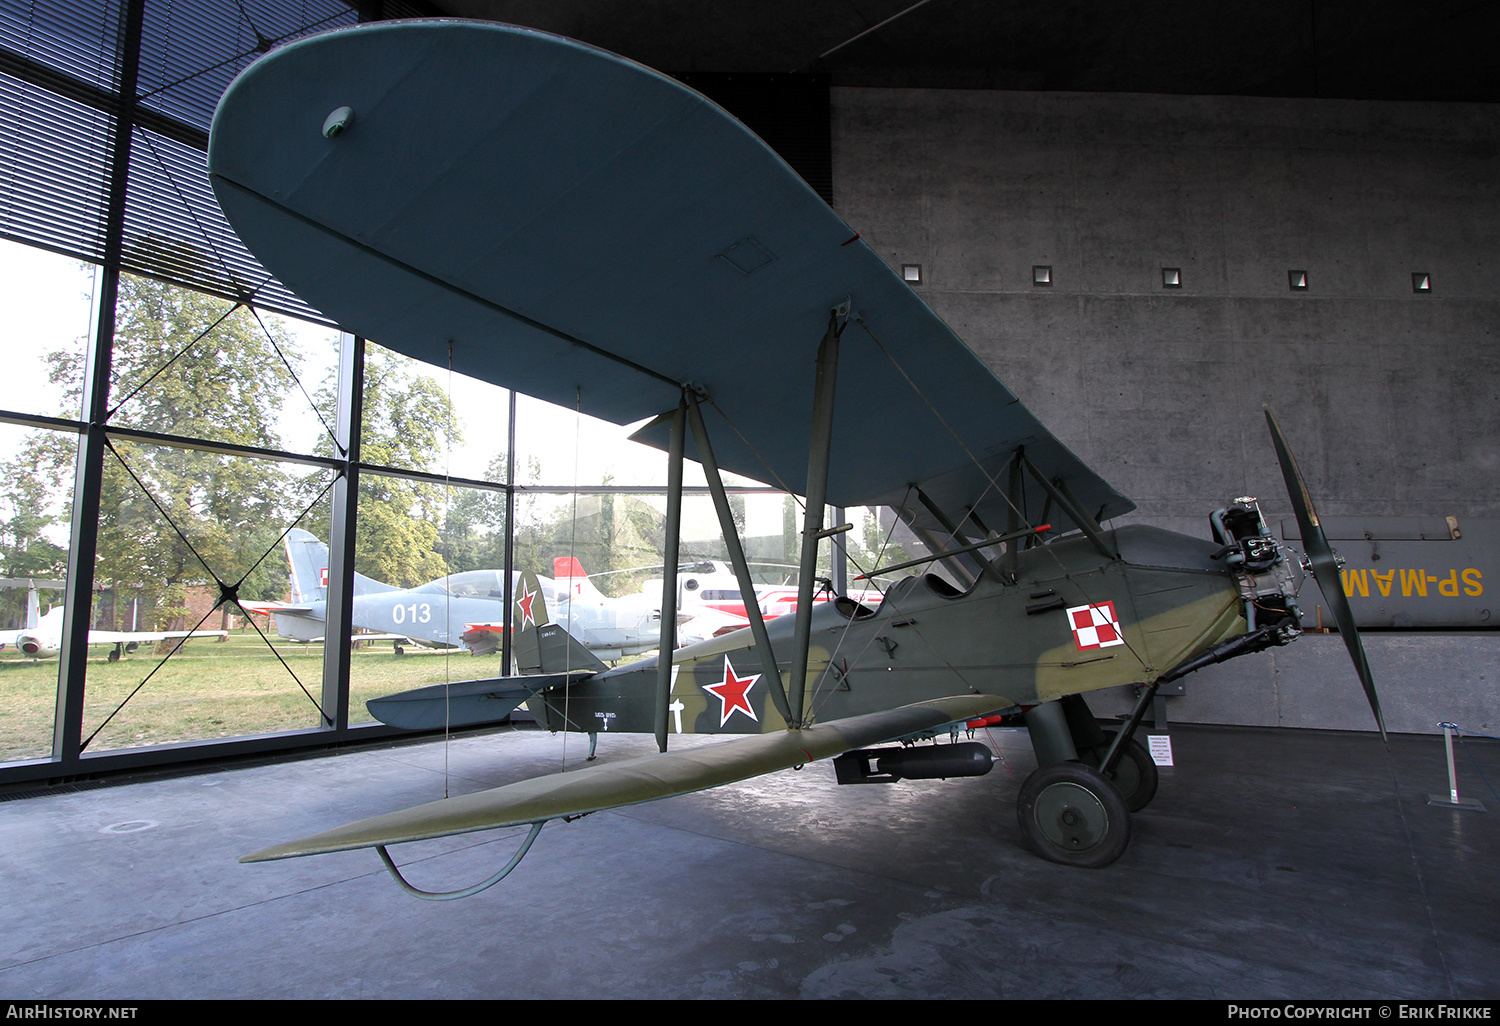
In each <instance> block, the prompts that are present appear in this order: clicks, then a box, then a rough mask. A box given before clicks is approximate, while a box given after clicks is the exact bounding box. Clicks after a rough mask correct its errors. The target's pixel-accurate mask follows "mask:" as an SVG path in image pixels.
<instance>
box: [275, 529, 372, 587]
mask: <svg viewBox="0 0 1500 1026" xmlns="http://www.w3.org/2000/svg"><path fill="white" fill-rule="evenodd" d="M286 558H287V562H289V563H290V564H291V567H292V577H291V581H292V601H293V602H296V603H297V604H299V605H305V604H306V603H309V602H326V601H328V546H327V545H324V544H323V543H322V542H320V541H319V540H318V539H317V537H316V536H315V535H313V534H311V533H309V532H307V531H304V530H302V528H300V527H294V528H292V529H291V530H290V531H288V532H287V533H286ZM396 590H398V589H397V588H396V587H395V586H394V585H391V584H383V583H381V582H380V581H376V580H371V579H370V578H368V577H366V576H364V575H363V574H355V575H354V594H356V595H369V594H373V593H374V592H378V591H396Z"/></svg>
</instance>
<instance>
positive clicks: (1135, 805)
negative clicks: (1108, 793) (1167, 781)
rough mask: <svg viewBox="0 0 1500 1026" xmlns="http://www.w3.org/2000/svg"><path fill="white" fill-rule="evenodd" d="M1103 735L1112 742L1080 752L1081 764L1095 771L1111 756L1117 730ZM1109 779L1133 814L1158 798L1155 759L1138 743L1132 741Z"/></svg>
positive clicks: (1108, 731) (1126, 746)
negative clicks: (1110, 750) (1110, 752)
mask: <svg viewBox="0 0 1500 1026" xmlns="http://www.w3.org/2000/svg"><path fill="white" fill-rule="evenodd" d="M1104 734H1105V736H1106V737H1108V738H1109V740H1108V741H1106V742H1105V743H1104V744H1102V745H1096V746H1095V747H1093V748H1088V749H1085V750H1084V751H1081V752H1079V753H1078V758H1079V761H1081V762H1083V763H1084V764H1085V765H1088V766H1092V767H1093V768H1094V769H1098V768H1099V766H1100V764H1102V763H1103V762H1104V757H1105V756H1106V755H1108V754H1109V746H1110V745H1111V744H1113V743H1114V740H1115V734H1116V731H1113V730H1106V731H1105V732H1104ZM1109 779H1110V780H1111V781H1112V782H1113V783H1114V785H1115V787H1116V788H1117V789H1118V790H1119V792H1120V794H1121V795H1122V796H1124V798H1125V807H1126V808H1128V809H1129V810H1130V811H1131V812H1140V811H1141V810H1142V809H1144V808H1145V807H1146V806H1148V805H1150V804H1151V799H1153V798H1155V797H1156V785H1157V783H1158V782H1159V777H1158V774H1157V772H1156V760H1155V759H1153V758H1151V753H1150V752H1148V751H1146V749H1145V748H1143V747H1142V746H1141V743H1140V742H1139V741H1137V740H1136V739H1135V738H1131V739H1130V741H1129V742H1128V743H1127V744H1126V745H1125V751H1124V752H1123V753H1121V756H1120V763H1119V765H1118V766H1116V767H1115V772H1114V774H1113V775H1112V776H1111V777H1110V778H1109Z"/></svg>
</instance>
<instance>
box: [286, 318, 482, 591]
mask: <svg viewBox="0 0 1500 1026" xmlns="http://www.w3.org/2000/svg"><path fill="white" fill-rule="evenodd" d="M411 363H412V361H410V360H406V359H404V358H402V357H399V356H397V355H396V354H394V353H391V352H389V351H388V350H385V349H382V348H380V347H379V346H375V345H369V346H366V347H365V373H364V397H363V398H364V417H363V421H362V425H361V429H360V460H361V462H363V463H374V464H379V465H383V466H389V467H393V468H398V469H402V470H423V471H427V472H429V473H431V472H440V471H441V470H442V467H443V462H444V461H443V457H444V454H445V453H446V452H447V450H448V447H449V446H450V445H454V446H456V445H459V444H461V442H462V437H463V436H462V434H461V432H460V429H459V426H458V421H457V418H456V417H455V415H454V410H453V403H452V401H451V400H450V399H449V398H448V396H447V394H446V393H445V392H444V390H443V388H442V386H440V385H439V384H438V383H437V382H436V381H435V380H433V379H432V378H431V377H428V376H427V375H424V374H418V373H414V372H413V371H412V370H411V369H410V367H409V365H410V364H411ZM335 390H336V382H335V381H334V380H332V379H331V378H330V380H328V381H326V382H324V384H323V387H322V388H321V389H320V390H319V391H318V394H317V395H316V396H315V397H314V401H315V402H316V403H317V404H318V405H319V406H320V407H331V406H332V405H333V397H334V395H335ZM318 451H319V452H320V453H322V454H323V455H334V451H333V443H332V441H331V440H328V439H325V440H324V441H323V442H321V443H320V445H319V447H318ZM322 487H323V483H322V482H316V483H312V482H310V483H309V484H308V485H307V486H306V487H305V488H304V489H303V490H302V492H301V498H302V501H303V504H304V505H306V503H308V502H310V501H311V500H312V498H313V494H309V492H312V493H314V494H315V493H316V492H317V491H320V490H321V489H322ZM446 505H447V502H446V496H445V495H444V489H443V488H442V487H441V486H439V485H434V484H427V483H425V482H417V481H410V480H407V479H405V478H400V477H393V476H390V475H386V474H377V473H372V472H370V471H365V472H364V473H362V474H361V475H360V488H359V502H358V507H357V510H358V512H357V515H356V517H355V521H354V524H355V527H354V530H355V542H354V544H355V557H354V567H355V569H356V570H358V571H359V572H360V573H362V574H364V575H365V576H367V577H373V578H375V579H376V580H378V581H385V582H386V583H388V584H394V585H397V586H398V587H404V588H410V587H414V586H416V585H418V584H422V583H425V582H426V581H430V580H433V579H434V578H437V577H441V576H443V575H444V574H445V573H448V572H449V567H448V562H447V561H446V560H445V559H444V558H443V556H442V555H441V554H440V553H439V551H438V542H439V535H440V530H439V529H440V527H441V526H442V524H443V521H444V519H445V516H446ZM328 522H329V500H328V499H327V497H326V496H325V497H324V498H322V499H321V500H319V501H318V503H317V504H316V505H314V506H313V507H312V509H311V510H309V512H308V514H307V515H306V516H305V517H303V518H302V524H303V526H304V527H305V528H307V529H308V530H310V531H312V532H313V533H314V534H320V535H324V536H325V537H326V534H324V532H326V531H327V525H328Z"/></svg>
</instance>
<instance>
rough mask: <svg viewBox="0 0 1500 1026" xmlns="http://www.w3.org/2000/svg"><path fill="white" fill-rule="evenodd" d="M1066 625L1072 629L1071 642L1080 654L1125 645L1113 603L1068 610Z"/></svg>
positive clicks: (1100, 603) (1098, 603)
mask: <svg viewBox="0 0 1500 1026" xmlns="http://www.w3.org/2000/svg"><path fill="white" fill-rule="evenodd" d="M1068 624H1069V625H1070V626H1071V627H1072V628H1073V640H1074V641H1076V642H1077V643H1078V650H1079V651H1080V652H1087V651H1089V650H1090V649H1094V648H1110V647H1112V646H1114V645H1123V644H1125V638H1124V637H1123V636H1122V632H1121V630H1120V618H1119V617H1118V616H1116V615H1115V604H1114V603H1113V602H1096V603H1094V604H1092V605H1087V606H1073V607H1072V608H1070V609H1069V610H1068Z"/></svg>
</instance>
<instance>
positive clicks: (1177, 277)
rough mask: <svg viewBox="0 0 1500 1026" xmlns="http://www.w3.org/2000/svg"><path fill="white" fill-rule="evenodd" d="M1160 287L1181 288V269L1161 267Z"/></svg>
mask: <svg viewBox="0 0 1500 1026" xmlns="http://www.w3.org/2000/svg"><path fill="white" fill-rule="evenodd" d="M1161 287H1162V288H1164V289H1180V288H1182V268H1180V267H1163V268H1162V269H1161Z"/></svg>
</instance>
